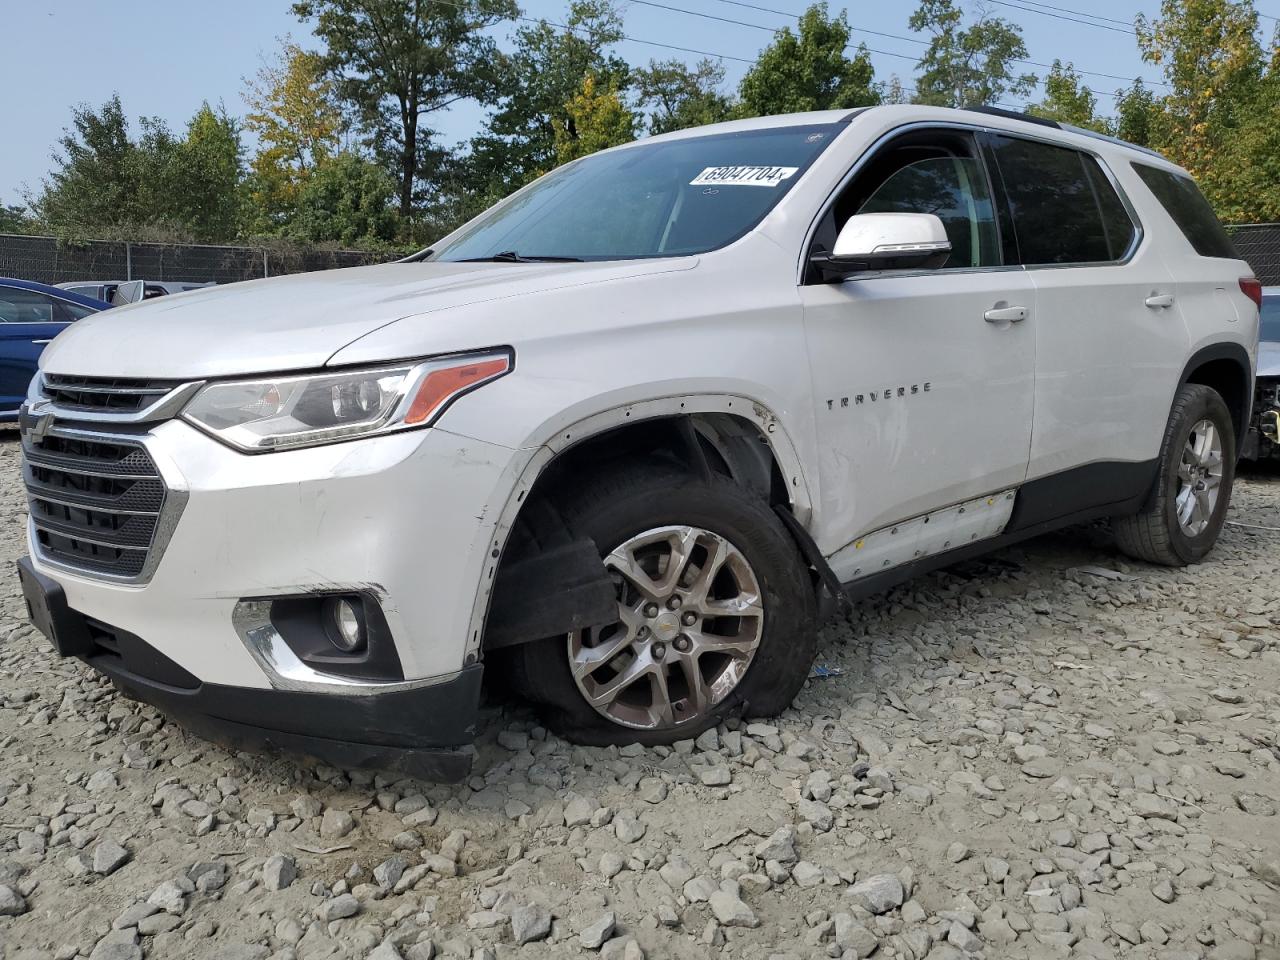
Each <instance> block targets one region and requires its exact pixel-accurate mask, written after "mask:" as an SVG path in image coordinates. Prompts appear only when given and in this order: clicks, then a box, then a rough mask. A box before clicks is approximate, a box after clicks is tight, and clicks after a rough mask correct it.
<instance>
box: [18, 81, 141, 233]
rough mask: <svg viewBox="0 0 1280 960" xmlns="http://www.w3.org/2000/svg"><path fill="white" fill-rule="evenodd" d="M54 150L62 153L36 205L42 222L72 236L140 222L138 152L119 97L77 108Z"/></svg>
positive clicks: (54, 160) (57, 155)
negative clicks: (86, 231) (57, 148)
mask: <svg viewBox="0 0 1280 960" xmlns="http://www.w3.org/2000/svg"><path fill="white" fill-rule="evenodd" d="M58 145H59V146H60V147H61V153H60V154H55V156H54V158H53V162H54V169H53V171H52V172H51V173H50V174H49V176H48V178H47V179H46V180H45V181H44V183H43V186H42V190H41V193H40V195H39V197H38V198H37V199H36V200H35V208H36V212H37V213H38V215H39V216H40V218H41V219H42V220H44V221H46V222H47V223H49V224H50V225H51V226H53V227H55V228H56V229H60V230H63V231H74V230H78V229H81V228H86V227H88V228H92V227H99V226H104V225H114V224H120V223H129V222H133V221H136V220H137V219H138V213H139V210H138V208H137V197H138V186H139V178H138V173H139V171H138V163H137V148H136V146H135V145H134V144H133V143H132V142H131V141H130V140H129V124H128V121H127V120H126V119H125V115H124V107H123V106H122V105H121V103H120V97H119V95H115V96H112V98H111V99H110V100H108V101H107V102H106V103H104V104H103V105H102V107H101V108H100V109H98V110H94V109H93V108H92V107H90V106H88V105H87V104H81V105H80V106H78V107H75V108H74V109H73V110H72V112H71V127H70V128H69V129H65V130H63V133H62V137H61V138H59V140H58Z"/></svg>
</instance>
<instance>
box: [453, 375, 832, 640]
mask: <svg viewBox="0 0 1280 960" xmlns="http://www.w3.org/2000/svg"><path fill="white" fill-rule="evenodd" d="M626 457H635V458H642V459H643V458H650V459H652V460H656V461H659V462H665V463H669V464H672V465H678V466H679V467H680V468H681V469H683V470H686V471H688V472H690V473H694V474H697V473H701V472H705V471H710V472H711V473H713V474H716V475H720V476H728V477H730V478H732V479H733V480H734V481H735V482H736V483H738V484H740V485H742V486H743V487H744V488H746V489H748V490H750V491H752V492H753V493H754V494H756V495H757V496H759V497H760V498H761V499H763V500H765V501H766V502H769V503H771V504H773V505H774V506H775V508H779V509H780V510H781V511H784V512H786V513H788V514H789V515H790V516H791V517H793V518H794V519H795V521H796V522H797V525H799V526H800V527H801V528H802V529H803V527H804V526H805V525H806V524H807V522H808V520H809V518H810V516H811V513H812V499H811V494H810V489H809V483H808V480H807V478H806V477H805V475H804V473H803V471H802V470H801V468H800V463H801V461H800V458H799V456H798V454H797V452H796V449H795V445H794V444H793V442H792V440H791V437H790V436H789V434H788V433H787V431H786V429H785V428H784V427H783V425H782V423H781V421H780V420H779V419H778V417H777V416H776V415H775V414H774V413H773V411H772V410H770V409H769V408H768V407H767V406H765V405H763V404H761V403H760V402H759V401H757V400H754V399H751V398H749V397H743V396H736V395H694V396H677V397H668V398H662V399H655V400H650V401H645V402H641V403H634V404H627V405H624V406H618V407H615V408H611V409H609V410H605V411H601V412H599V413H596V414H593V415H592V416H590V417H587V418H584V419H582V420H579V421H577V422H575V423H573V424H571V425H568V426H563V427H561V428H559V429H557V430H555V431H554V432H552V433H551V434H550V435H549V436H548V437H546V439H545V440H543V441H542V442H541V444H540V445H539V447H538V449H537V452H536V453H535V454H534V456H533V457H532V458H531V459H530V460H529V462H528V463H527V464H526V466H525V468H524V470H523V472H522V474H521V477H520V479H519V481H518V482H517V483H516V485H515V487H514V489H513V490H512V492H511V494H510V496H509V497H508V500H507V503H506V505H505V506H504V509H503V511H502V513H501V515H500V518H499V520H498V523H497V526H496V528H495V532H494V536H493V541H492V543H491V544H490V549H489V553H488V558H487V563H486V567H485V571H484V574H483V577H482V584H481V590H480V591H479V593H478V595H477V598H476V604H475V609H474V612H473V616H472V624H471V630H470V633H469V636H468V647H467V651H466V659H467V662H468V663H471V662H475V661H476V660H478V659H480V658H481V657H482V656H483V655H484V654H485V652H487V651H489V650H494V649H499V648H501V647H508V646H513V645H518V644H519V643H522V642H525V641H527V640H535V639H540V638H543V637H546V636H551V635H554V634H557V633H561V632H563V633H566V634H567V633H568V632H570V631H571V630H575V629H582V628H584V627H588V626H592V625H598V624H593V623H591V622H590V621H593V620H596V621H599V620H600V618H604V617H606V616H608V615H610V614H612V613H613V612H616V604H615V601H614V597H613V584H612V580H611V579H610V578H609V577H608V575H607V574H606V573H605V571H604V566H603V564H601V563H600V562H599V556H600V554H599V547H598V545H596V544H594V543H591V542H590V541H574V540H572V539H571V538H570V537H569V536H568V535H567V534H566V533H565V532H564V529H563V525H562V524H561V523H560V521H559V517H558V515H557V510H556V506H555V504H556V501H557V500H563V499H564V498H565V497H566V496H571V493H570V492H569V491H568V490H567V489H566V487H569V486H571V485H572V484H573V482H574V481H575V480H581V479H582V478H583V477H584V476H585V475H586V472H587V471H591V470H596V469H601V468H602V467H603V466H604V465H606V464H611V463H615V462H616V461H617V460H619V459H622V458H626ZM557 531H558V532H557ZM804 553H805V556H806V557H808V556H809V554H808V552H807V551H804ZM810 559H811V560H812V558H810ZM817 559H818V560H819V561H821V557H820V556H819V557H818V558H817ZM606 585H607V587H608V604H607V607H606V603H605V598H606V593H605V586H606Z"/></svg>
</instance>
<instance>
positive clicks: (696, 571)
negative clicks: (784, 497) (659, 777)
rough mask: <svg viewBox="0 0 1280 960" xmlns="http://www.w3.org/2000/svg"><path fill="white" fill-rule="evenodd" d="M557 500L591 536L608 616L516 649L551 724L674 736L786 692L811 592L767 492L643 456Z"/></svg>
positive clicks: (794, 677) (579, 530) (800, 674)
mask: <svg viewBox="0 0 1280 960" xmlns="http://www.w3.org/2000/svg"><path fill="white" fill-rule="evenodd" d="M563 513H564V516H563V520H564V523H565V525H566V526H567V527H568V528H569V530H570V532H571V534H572V535H573V536H574V537H590V538H591V539H592V540H594V541H595V543H596V545H597V546H598V547H599V548H600V550H601V555H602V559H603V561H604V564H605V566H606V568H607V569H608V570H609V571H610V573H611V574H612V576H613V579H614V584H615V588H616V590H617V597H618V618H617V620H616V621H615V622H614V623H611V624H608V625H606V626H603V627H599V628H593V629H590V630H584V631H578V632H574V633H572V634H570V635H569V636H567V637H555V638H550V639H547V640H543V641H540V642H537V643H532V644H527V645H525V646H523V647H521V648H518V650H517V657H518V658H519V661H520V662H519V663H518V665H517V666H518V671H519V673H520V674H521V675H522V678H523V682H522V683H521V684H520V685H521V686H522V687H523V688H524V690H525V692H526V694H527V695H529V696H530V698H531V699H535V700H537V701H538V702H540V703H542V704H543V705H544V706H545V707H546V708H547V711H548V722H549V723H550V724H551V725H552V726H553V727H555V729H556V730H557V731H558V732H559V733H561V734H562V735H564V736H565V737H567V738H569V739H571V740H576V741H579V742H583V743H625V742H631V741H635V742H641V743H647V744H654V743H671V742H674V741H676V740H683V739H687V738H689V737H695V736H697V735H698V734H699V733H701V732H702V731H703V730H706V729H707V728H709V727H712V726H715V725H716V724H717V723H719V722H720V721H721V720H723V719H724V718H725V717H727V716H729V715H731V714H734V713H741V712H744V711H745V712H750V713H752V714H758V715H769V714H775V713H778V712H780V711H782V710H784V709H785V708H786V707H787V706H788V705H789V704H790V702H791V700H792V699H793V698H794V697H795V695H796V693H797V692H798V691H799V689H800V687H801V686H802V685H803V683H804V680H805V677H806V676H807V675H808V671H809V666H810V663H811V662H812V659H813V654H814V649H815V644H816V635H815V634H816V631H815V623H814V621H815V601H814V591H813V586H812V583H811V581H810V578H809V574H808V569H807V567H806V566H805V564H804V563H803V561H802V559H801V557H800V555H799V552H798V551H797V549H796V547H795V544H794V543H793V541H792V540H791V537H790V535H789V534H788V533H787V531H786V530H785V529H784V528H783V526H782V524H781V523H780V522H779V520H778V518H777V517H776V516H775V515H774V513H773V511H772V510H771V509H770V508H769V506H768V504H766V503H764V502H763V501H761V500H760V499H758V498H757V497H753V496H752V495H751V494H749V493H747V492H746V491H744V490H743V489H742V488H741V487H739V486H737V485H736V484H733V483H731V482H730V481H728V480H723V479H718V478H717V479H715V480H713V481H711V482H704V481H702V480H698V479H695V478H692V477H690V476H688V475H687V474H685V473H682V472H678V471H675V470H670V469H666V468H646V469H630V470H627V471H625V472H622V473H619V474H615V475H611V476H608V477H605V478H601V479H599V480H595V481H592V482H590V483H588V484H587V485H586V486H585V487H584V488H583V489H581V490H579V491H577V492H576V493H575V494H574V495H573V496H572V498H571V499H569V500H568V502H567V503H566V504H565V505H564V510H563Z"/></svg>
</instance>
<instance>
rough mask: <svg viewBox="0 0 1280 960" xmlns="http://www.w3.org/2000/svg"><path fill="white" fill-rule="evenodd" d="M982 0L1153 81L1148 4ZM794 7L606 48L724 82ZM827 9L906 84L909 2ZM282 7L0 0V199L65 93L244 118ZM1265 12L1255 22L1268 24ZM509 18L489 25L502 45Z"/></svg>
mask: <svg viewBox="0 0 1280 960" xmlns="http://www.w3.org/2000/svg"><path fill="white" fill-rule="evenodd" d="M986 2H987V4H988V9H989V10H990V11H991V12H992V13H995V14H997V15H999V16H1002V17H1004V18H1006V19H1008V20H1012V21H1014V22H1016V23H1018V24H1019V25H1021V26H1022V28H1023V35H1024V38H1025V40H1026V44H1027V51H1028V59H1029V60H1032V61H1038V62H1039V63H1042V64H1050V63H1052V62H1053V60H1054V59H1055V58H1060V59H1063V60H1066V61H1071V62H1073V63H1074V64H1075V66H1076V67H1077V69H1079V70H1081V71H1085V70H1089V71H1096V72H1098V73H1104V74H1113V75H1115V76H1121V77H1129V78H1131V77H1135V76H1142V77H1144V78H1146V79H1148V80H1152V79H1158V78H1159V74H1158V73H1157V71H1156V69H1155V68H1154V67H1152V66H1150V65H1148V64H1144V63H1142V61H1141V59H1140V57H1139V55H1138V51H1137V45H1136V41H1135V39H1134V37H1133V35H1132V34H1131V33H1127V32H1126V31H1125V27H1124V26H1122V25H1121V24H1120V23H1119V22H1120V21H1126V22H1127V21H1129V20H1131V19H1132V17H1133V16H1134V15H1135V14H1137V13H1140V12H1141V13H1146V14H1148V15H1150V14H1152V13H1154V12H1156V10H1157V9H1158V7H1159V0H1043V2H1033V0H1002V2H997V0H986ZM806 3H807V0H750V2H748V3H734V2H728V0H654V2H641V0H619V7H620V8H621V9H622V10H623V11H624V18H625V32H626V34H627V35H628V37H631V38H633V39H630V40H626V41H624V42H623V43H621V44H620V45H619V47H618V53H620V54H621V55H622V56H624V57H626V58H627V59H628V60H629V61H630V62H631V63H633V64H644V63H647V62H648V60H649V59H650V58H658V59H668V58H671V57H678V58H680V59H682V60H686V61H688V62H691V63H692V62H694V61H696V60H698V59H699V56H700V55H701V54H716V55H720V56H721V57H723V58H724V59H723V63H724V65H725V68H726V71H727V75H728V76H727V81H726V85H733V86H736V85H737V82H738V81H739V80H740V79H741V77H742V74H743V72H744V71H745V70H746V68H747V65H748V64H749V62H750V61H751V60H753V59H754V58H755V56H756V55H757V54H758V53H759V51H760V50H761V49H762V48H763V47H764V46H765V45H766V44H768V42H769V41H770V39H771V37H772V33H771V31H772V30H774V29H777V28H779V27H782V26H786V25H788V24H792V25H794V23H795V19H794V17H788V16H786V15H785V14H786V13H787V12H791V13H792V14H799V13H800V12H802V11H803V9H804V7H805V6H806ZM971 4H972V0H971ZM1257 5H1258V9H1259V11H1260V12H1262V13H1272V14H1280V0H1259V2H1258V4H1257ZM521 6H522V7H523V10H524V15H525V16H527V17H532V18H541V17H545V18H546V19H548V20H550V21H553V22H563V19H564V11H565V7H566V6H567V0H522V3H521ZM830 6H831V9H832V10H833V11H834V10H838V9H842V8H843V9H847V11H848V14H849V22H850V24H851V25H852V26H853V28H854V37H855V40H859V41H862V42H865V43H866V45H867V46H868V47H869V48H871V49H872V51H873V53H872V55H871V56H872V60H873V62H874V64H875V67H876V75H877V78H878V79H882V80H884V79H888V78H889V77H890V75H892V74H897V75H899V76H900V77H901V78H902V79H903V83H904V85H905V86H907V87H908V88H909V87H910V86H911V82H912V71H913V67H914V61H915V60H916V58H917V57H918V56H919V53H920V51H921V50H923V49H924V47H923V46H922V45H921V44H919V43H913V42H911V40H910V38H911V37H912V34H911V31H910V29H909V28H908V27H907V20H908V18H909V17H910V15H911V12H912V11H913V10H914V9H915V7H916V3H915V0H875V2H872V0H853V2H847V3H843V2H840V0H833V2H831V4H830ZM753 7H764V8H768V11H775V12H768V11H766V10H761V9H752V8H753ZM289 8H290V4H289V2H288V0H218V2H215V3H207V2H200V3H197V2H195V0H0V17H2V18H3V22H4V24H5V35H6V40H7V42H6V43H4V44H3V45H0V131H3V135H2V139H0V203H20V202H21V200H22V197H23V194H24V191H26V190H28V189H29V190H32V191H35V190H38V188H39V186H40V182H41V180H42V178H43V177H45V176H46V175H47V173H48V171H49V169H50V167H51V165H52V163H51V154H52V153H53V151H54V149H55V147H56V142H57V139H58V137H59V136H60V135H61V133H62V130H63V128H65V127H66V126H67V125H68V124H69V123H70V119H71V109H72V107H73V106H74V105H76V104H78V103H88V104H92V105H95V106H96V105H100V104H101V103H102V102H103V101H105V100H106V99H108V98H109V97H110V96H111V95H112V94H113V93H118V94H119V95H120V97H121V100H122V102H123V104H124V109H125V113H126V115H127V116H129V117H131V118H136V117H139V116H157V117H160V118H162V119H163V120H165V121H167V122H168V124H169V126H170V127H171V128H172V129H174V130H175V131H181V130H182V129H183V127H184V126H185V124H186V121H187V120H188V119H189V118H190V117H191V115H192V114H193V113H195V111H196V110H197V109H198V108H199V106H200V104H201V102H202V101H205V100H208V101H209V102H210V103H212V104H214V105H217V104H219V103H222V104H224V105H225V106H226V108H227V109H228V110H229V111H230V112H231V113H232V114H234V115H243V114H244V112H245V110H246V107H245V104H244V101H243V99H242V93H243V90H244V87H245V78H246V77H251V76H252V75H253V74H255V73H256V72H257V70H258V69H259V68H260V67H261V66H262V64H263V62H264V58H265V59H270V58H272V57H273V56H274V55H275V53H276V51H277V50H278V49H279V40H280V38H282V37H284V36H286V35H291V36H292V37H293V38H294V39H295V40H297V41H298V42H300V43H302V44H303V45H304V46H312V45H314V44H315V40H314V38H313V37H312V36H311V33H310V29H309V27H308V26H307V25H306V24H302V23H299V22H298V21H297V20H296V19H295V18H294V17H293V16H292V14H291V13H290V12H289ZM672 8H681V9H683V10H686V11H694V12H696V13H699V14H703V16H691V15H688V14H686V13H681V12H678V11H677V10H675V9H672ZM1037 8H1038V10H1039V12H1037ZM1068 10H1070V11H1076V12H1077V13H1067V12H1066V11H1068ZM1054 13H1056V16H1053V15H1050V14H1054ZM1079 13H1083V14H1093V15H1096V16H1098V17H1105V18H1109V20H1108V21H1107V23H1106V24H1105V25H1104V26H1097V25H1093V26H1088V25H1085V24H1083V23H1079V22H1073V21H1075V20H1084V19H1086V18H1085V17H1082V16H1079V15H1078V14H1079ZM713 18H721V19H713ZM729 21H740V22H738V23H735V22H729ZM1097 22H1098V21H1095V24H1096V23H1097ZM1264 22H1265V23H1266V25H1267V26H1268V27H1270V26H1273V25H1274V24H1275V21H1274V20H1268V21H1264ZM748 24H750V25H748ZM752 25H754V26H752ZM1107 26H1110V28H1111V29H1107V28H1106V27H1107ZM513 28H514V27H513V26H510V25H509V26H507V27H504V28H502V29H500V30H499V31H498V38H499V41H500V42H501V43H503V44H504V46H507V45H508V43H507V40H508V38H509V36H510V34H511V32H512V30H513ZM761 28H764V29H761ZM864 31H865V32H864ZM872 31H874V33H873V32H872ZM882 34H894V35H896V36H883V35H882ZM643 41H652V42H650V43H646V42H643ZM655 43H657V44H668V45H673V46H677V47H684V48H688V50H689V51H697V52H683V51H679V50H671V49H666V48H663V47H661V46H656V45H654V44H655ZM1026 69H1027V70H1031V71H1034V72H1036V73H1038V74H1040V75H1043V74H1044V73H1046V72H1047V71H1045V70H1044V69H1042V68H1038V67H1026ZM1086 79H1087V80H1088V81H1089V82H1090V84H1091V85H1092V84H1096V86H1094V89H1095V90H1096V91H1098V92H1100V93H1101V92H1102V91H1105V92H1106V94H1107V97H1106V98H1105V99H1104V100H1103V106H1104V108H1105V105H1106V102H1108V101H1109V100H1110V94H1111V93H1113V92H1114V91H1115V90H1116V89H1118V88H1119V87H1121V86H1124V85H1125V84H1124V83H1122V82H1121V81H1118V80H1113V79H1109V78H1105V77H1097V76H1093V77H1086ZM1157 89H1159V88H1157ZM1104 112H1106V111H1105V109H1104ZM429 122H430V123H431V124H432V125H433V126H435V127H436V128H437V129H439V130H440V131H441V134H442V136H441V139H442V141H443V142H444V143H446V144H449V145H452V144H455V143H458V142H460V141H465V140H466V139H468V138H469V137H470V136H471V135H472V134H473V133H474V132H475V131H476V130H477V129H480V128H481V127H482V125H483V124H484V122H485V111H484V110H483V109H482V108H479V107H478V106H476V105H474V104H464V105H460V106H457V107H455V108H453V109H452V110H451V111H450V112H449V114H448V115H447V116H436V117H435V118H433V119H432V120H431V121H429ZM135 132H136V130H135Z"/></svg>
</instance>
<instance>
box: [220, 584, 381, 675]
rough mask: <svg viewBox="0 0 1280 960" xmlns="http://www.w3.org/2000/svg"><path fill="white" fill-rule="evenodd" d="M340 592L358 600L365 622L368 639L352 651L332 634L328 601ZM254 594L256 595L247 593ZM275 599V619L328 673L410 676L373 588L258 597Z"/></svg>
mask: <svg viewBox="0 0 1280 960" xmlns="http://www.w3.org/2000/svg"><path fill="white" fill-rule="evenodd" d="M335 598H342V599H345V600H350V601H352V602H353V603H355V604H356V605H357V611H358V616H359V617H360V618H361V619H362V621H363V623H364V627H365V645H364V647H363V648H361V649H360V650H357V651H354V652H352V653H346V652H344V651H342V650H341V649H339V648H338V647H337V646H335V645H334V643H333V641H332V640H331V639H330V629H331V628H330V625H329V623H328V622H327V619H328V618H327V615H326V611H325V606H326V601H328V600H332V599H335ZM245 599H254V598H245ZM257 599H262V600H269V602H270V603H271V625H272V626H273V627H275V628H276V632H277V633H279V634H280V637H281V639H283V640H284V642H285V643H286V644H288V646H289V649H290V650H292V651H293V652H294V654H295V655H296V656H297V657H298V659H299V660H301V661H302V662H303V663H305V664H307V666H309V667H314V668H315V669H316V670H319V671H321V672H322V673H330V674H336V675H338V676H342V677H350V678H351V679H353V680H377V681H394V680H403V679H404V668H403V666H402V665H401V663H400V654H399V653H398V652H397V651H396V643H395V638H394V637H392V635H391V628H390V627H389V626H387V619H386V617H385V616H384V615H383V613H382V606H381V605H380V604H379V603H378V598H377V597H376V596H374V595H373V594H372V593H369V592H359V593H356V592H352V591H348V590H334V591H332V592H324V593H313V594H307V595H303V596H294V597H270V598H265V597H264V598H257Z"/></svg>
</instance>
